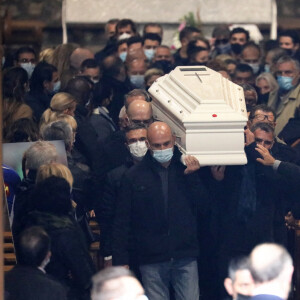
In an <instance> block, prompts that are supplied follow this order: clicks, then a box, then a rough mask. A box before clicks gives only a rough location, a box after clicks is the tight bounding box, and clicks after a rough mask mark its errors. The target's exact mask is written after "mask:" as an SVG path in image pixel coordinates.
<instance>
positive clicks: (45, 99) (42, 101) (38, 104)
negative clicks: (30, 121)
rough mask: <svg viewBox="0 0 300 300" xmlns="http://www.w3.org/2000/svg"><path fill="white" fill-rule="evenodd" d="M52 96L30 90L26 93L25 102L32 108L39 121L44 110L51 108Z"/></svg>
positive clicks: (36, 119)
mask: <svg viewBox="0 0 300 300" xmlns="http://www.w3.org/2000/svg"><path fill="white" fill-rule="evenodd" d="M52 96H53V95H50V94H45V93H41V94H40V93H37V92H29V93H27V94H26V95H25V103H26V104H27V105H29V106H30V108H31V109H32V111H33V116H34V119H35V121H36V122H37V123H39V122H40V119H41V116H42V114H43V112H44V111H45V110H46V109H47V108H49V106H50V102H51V98H52Z"/></svg>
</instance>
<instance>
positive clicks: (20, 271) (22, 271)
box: [5, 265, 66, 299]
mask: <svg viewBox="0 0 300 300" xmlns="http://www.w3.org/2000/svg"><path fill="white" fill-rule="evenodd" d="M34 287H36V289H35V288H34ZM5 290H6V291H7V292H9V293H10V294H11V293H17V294H18V295H19V294H20V292H21V291H23V293H25V294H28V293H30V295H31V296H32V297H33V296H34V294H35V293H37V294H36V296H41V293H42V294H43V295H45V294H47V293H52V295H53V296H54V297H55V296H59V297H60V298H59V299H65V294H66V290H65V288H64V286H63V285H62V284H61V283H59V282H58V281H56V280H55V279H54V278H52V277H51V276H50V275H48V274H45V273H43V272H42V271H41V270H39V269H38V268H33V267H26V266H18V265H17V266H15V267H14V268H13V269H12V270H11V271H9V272H7V273H6V274H5ZM29 291H30V292H29ZM41 291H43V292H41ZM27 296H28V295H27Z"/></svg>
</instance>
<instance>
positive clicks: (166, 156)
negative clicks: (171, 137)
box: [152, 147, 173, 164]
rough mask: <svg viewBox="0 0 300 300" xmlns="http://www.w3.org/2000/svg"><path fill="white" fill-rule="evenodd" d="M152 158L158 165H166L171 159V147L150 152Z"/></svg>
mask: <svg viewBox="0 0 300 300" xmlns="http://www.w3.org/2000/svg"><path fill="white" fill-rule="evenodd" d="M152 156H153V158H154V159H155V160H157V161H158V162H159V163H161V164H163V163H167V162H168V161H170V160H171V159H172V157H173V147H172V148H167V149H164V150H152Z"/></svg>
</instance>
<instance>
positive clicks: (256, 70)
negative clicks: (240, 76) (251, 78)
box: [248, 63, 260, 74]
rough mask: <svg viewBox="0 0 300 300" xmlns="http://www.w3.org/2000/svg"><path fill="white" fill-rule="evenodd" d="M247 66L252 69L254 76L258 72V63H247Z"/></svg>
mask: <svg viewBox="0 0 300 300" xmlns="http://www.w3.org/2000/svg"><path fill="white" fill-rule="evenodd" d="M248 66H250V67H251V68H252V70H253V72H254V74H256V73H257V72H258V71H259V67H260V65H259V63H248Z"/></svg>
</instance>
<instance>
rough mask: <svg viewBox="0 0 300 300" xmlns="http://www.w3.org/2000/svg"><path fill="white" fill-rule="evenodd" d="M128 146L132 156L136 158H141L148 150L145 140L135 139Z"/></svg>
mask: <svg viewBox="0 0 300 300" xmlns="http://www.w3.org/2000/svg"><path fill="white" fill-rule="evenodd" d="M128 147H129V151H130V153H131V155H132V157H133V158H135V159H136V160H142V158H143V157H144V156H145V154H146V152H147V150H148V148H147V145H146V142H145V141H137V142H135V143H132V144H130V145H128Z"/></svg>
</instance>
